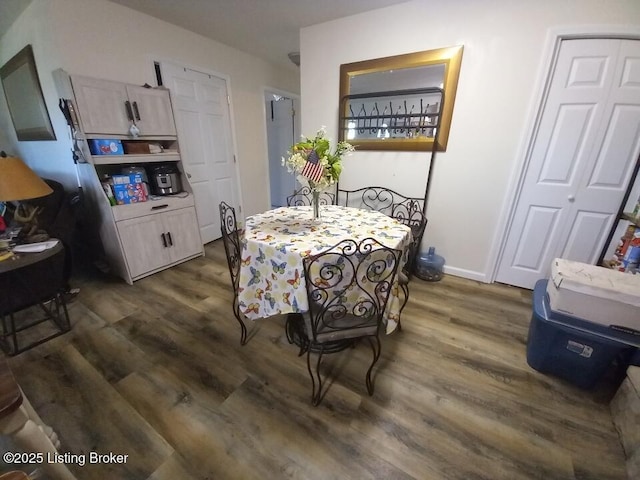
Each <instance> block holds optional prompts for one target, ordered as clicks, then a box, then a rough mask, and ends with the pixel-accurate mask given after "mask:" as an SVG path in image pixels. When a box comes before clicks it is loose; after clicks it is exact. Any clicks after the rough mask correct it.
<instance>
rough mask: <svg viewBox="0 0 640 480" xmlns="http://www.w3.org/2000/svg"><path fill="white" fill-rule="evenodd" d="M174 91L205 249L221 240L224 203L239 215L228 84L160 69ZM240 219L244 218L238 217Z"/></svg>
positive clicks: (184, 157)
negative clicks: (222, 207) (221, 216)
mask: <svg viewBox="0 0 640 480" xmlns="http://www.w3.org/2000/svg"><path fill="white" fill-rule="evenodd" d="M161 68H162V75H163V79H164V84H165V85H166V86H167V87H168V88H169V90H170V91H171V95H172V99H173V109H174V113H175V117H176V127H177V129H178V139H179V143H180V154H181V158H182V165H183V168H184V171H185V173H186V175H187V178H188V179H189V184H190V185H191V188H192V189H193V194H194V197H195V204H196V211H197V214H198V223H199V225H200V234H201V236H202V241H203V242H204V243H208V242H211V241H212V240H215V239H217V238H220V236H221V233H220V213H219V210H218V205H219V203H220V202H221V201H225V202H227V203H228V204H229V205H231V206H233V207H235V208H236V209H237V210H238V209H239V205H240V201H239V195H238V178H237V173H236V167H235V163H234V162H235V157H234V155H233V142H232V136H231V119H230V112H229V102H228V98H229V97H228V93H227V84H226V81H225V80H224V79H222V78H219V77H215V76H213V75H208V74H205V73H201V72H196V71H195V70H190V69H188V68H183V67H178V66H175V65H172V64H170V63H164V62H163V63H162V64H161ZM237 213H238V215H239V214H240V212H239V211H238V212H237Z"/></svg>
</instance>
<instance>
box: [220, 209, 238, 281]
mask: <svg viewBox="0 0 640 480" xmlns="http://www.w3.org/2000/svg"><path fill="white" fill-rule="evenodd" d="M220 230H221V232H222V241H223V243H224V251H225V253H226V255H227V264H228V266H229V274H230V275H231V283H232V285H233V288H234V291H237V286H238V279H239V276H240V235H239V233H238V223H237V221H236V211H235V209H234V208H233V207H232V206H230V205H228V204H227V203H225V202H220Z"/></svg>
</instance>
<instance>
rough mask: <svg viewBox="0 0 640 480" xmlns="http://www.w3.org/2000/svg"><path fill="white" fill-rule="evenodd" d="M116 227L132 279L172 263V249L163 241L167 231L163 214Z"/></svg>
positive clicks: (135, 219)
mask: <svg viewBox="0 0 640 480" xmlns="http://www.w3.org/2000/svg"><path fill="white" fill-rule="evenodd" d="M116 225H117V226H118V234H119V235H120V241H121V242H122V248H123V250H124V255H125V258H126V259H127V265H128V267H129V274H130V275H131V277H132V278H134V279H135V278H136V277H138V276H140V275H142V274H144V273H147V272H150V271H151V270H155V269H158V268H162V267H164V266H165V265H167V264H168V263H171V260H170V257H169V250H170V249H169V248H168V244H167V247H165V246H164V243H163V240H162V235H163V233H165V230H164V228H163V225H162V215H161V214H156V215H147V216H144V217H138V218H131V219H129V220H123V221H121V222H117V224H116ZM165 238H166V237H165Z"/></svg>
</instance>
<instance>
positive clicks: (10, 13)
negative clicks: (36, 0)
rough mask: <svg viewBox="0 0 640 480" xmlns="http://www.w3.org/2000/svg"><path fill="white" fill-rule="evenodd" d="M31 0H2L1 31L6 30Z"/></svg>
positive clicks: (0, 9)
mask: <svg viewBox="0 0 640 480" xmlns="http://www.w3.org/2000/svg"><path fill="white" fill-rule="evenodd" d="M30 3H31V0H0V33H2V32H6V31H7V30H8V29H9V27H10V26H11V24H12V23H13V22H14V21H15V19H16V18H18V17H19V16H20V14H21V13H22V12H23V11H24V9H25V8H27V6H28V5H29V4H30Z"/></svg>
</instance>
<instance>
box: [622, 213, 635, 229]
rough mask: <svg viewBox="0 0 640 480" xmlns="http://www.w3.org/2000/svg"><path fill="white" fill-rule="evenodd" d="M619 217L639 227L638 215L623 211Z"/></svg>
mask: <svg viewBox="0 0 640 480" xmlns="http://www.w3.org/2000/svg"><path fill="white" fill-rule="evenodd" d="M620 218H622V219H623V220H626V221H627V222H631V223H633V224H634V225H635V226H636V227H640V217H634V216H633V215H631V214H630V213H623V214H622V215H620Z"/></svg>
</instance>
